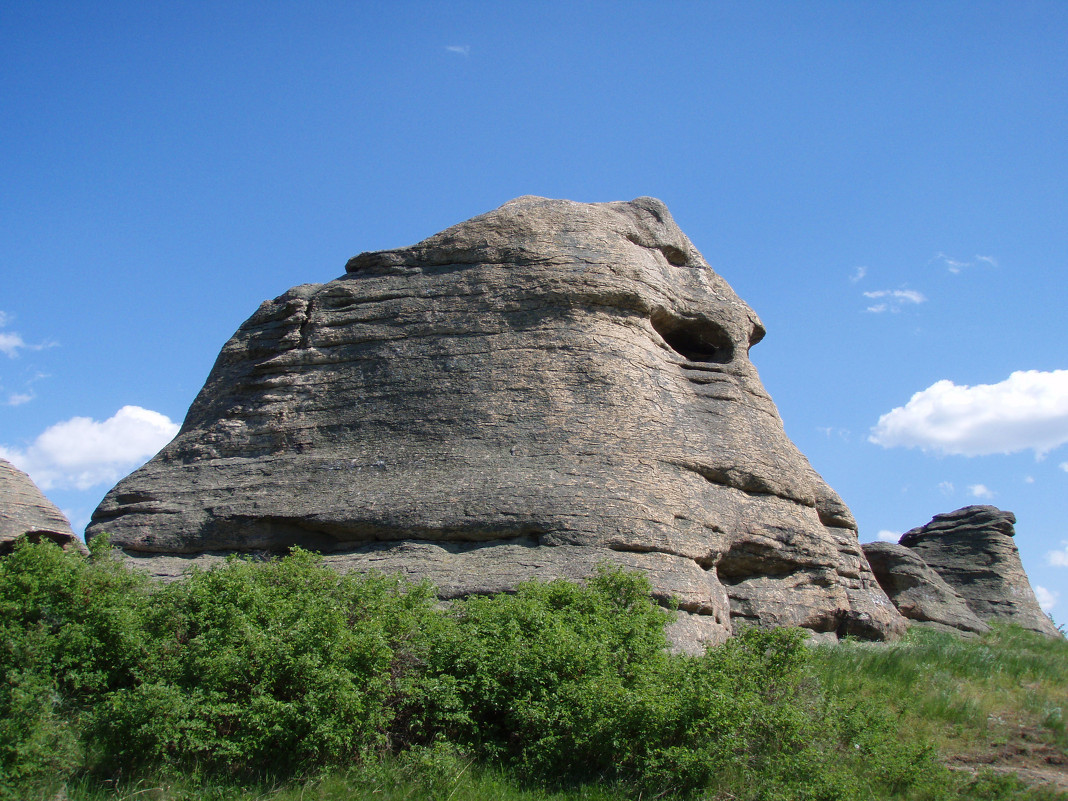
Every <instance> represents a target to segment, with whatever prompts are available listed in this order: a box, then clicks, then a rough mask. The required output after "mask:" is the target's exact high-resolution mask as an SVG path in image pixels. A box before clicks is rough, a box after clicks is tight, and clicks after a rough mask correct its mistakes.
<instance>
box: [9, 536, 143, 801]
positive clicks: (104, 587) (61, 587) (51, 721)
mask: <svg viewBox="0 0 1068 801" xmlns="http://www.w3.org/2000/svg"><path fill="white" fill-rule="evenodd" d="M145 586H146V582H145V581H144V579H143V578H141V577H140V576H138V575H136V574H133V573H131V572H129V571H127V570H125V569H124V568H123V567H122V566H121V565H120V564H118V563H117V562H115V561H114V560H113V559H112V558H111V557H110V551H109V549H108V547H107V543H106V540H105V541H100V542H98V543H96V544H95V545H94V547H93V549H92V557H91V559H88V560H87V559H85V558H84V557H83V556H82V555H81V554H79V553H76V552H73V551H63V550H61V549H60V548H59V547H58V546H56V545H54V544H53V543H51V542H47V541H45V542H42V543H40V544H33V543H30V542H27V541H22V542H19V543H18V544H17V545H16V546H15V550H14V552H13V553H12V554H10V555H8V556H6V557H4V558H3V559H0V794H3V793H5V792H6V793H9V794H11V793H13V792H14V790H13V789H12V788H14V787H15V786H26V785H32V784H35V783H38V782H54V781H56V780H57V779H62V777H63V776H64V775H66V774H68V773H70V772H72V771H75V770H77V769H78V768H79V767H80V759H81V753H80V748H79V742H80V738H81V729H82V724H83V722H84V720H85V719H86V717H87V716H88V715H90V714H91V711H92V710H93V709H94V708H95V706H96V704H97V703H98V702H99V700H100V698H101V697H103V695H104V694H106V693H108V692H110V691H113V690H116V689H118V688H120V687H124V686H128V685H129V683H130V682H131V679H132V670H133V666H134V665H135V664H136V662H137V660H138V659H139V658H140V656H141V653H142V651H143V648H144V641H143V637H142V633H141V626H140V614H141V609H142V606H143V600H144V598H145Z"/></svg>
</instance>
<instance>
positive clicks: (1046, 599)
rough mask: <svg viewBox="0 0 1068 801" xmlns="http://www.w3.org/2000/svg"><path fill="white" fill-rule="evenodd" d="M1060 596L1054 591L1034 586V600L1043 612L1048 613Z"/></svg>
mask: <svg viewBox="0 0 1068 801" xmlns="http://www.w3.org/2000/svg"><path fill="white" fill-rule="evenodd" d="M1060 597H1061V594H1060V593H1059V592H1057V591H1056V590H1047V589H1046V588H1045V587H1042V586H1040V585H1038V584H1036V585H1035V599H1036V600H1037V601H1038V605H1039V606H1040V607H1041V608H1042V611H1043V612H1049V611H1051V610H1052V609H1053V607H1055V606H1056V605H1057V599H1058V598H1060Z"/></svg>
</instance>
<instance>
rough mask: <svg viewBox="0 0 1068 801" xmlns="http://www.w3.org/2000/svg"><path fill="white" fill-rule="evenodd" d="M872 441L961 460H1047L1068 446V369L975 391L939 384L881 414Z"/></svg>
mask: <svg viewBox="0 0 1068 801" xmlns="http://www.w3.org/2000/svg"><path fill="white" fill-rule="evenodd" d="M868 440H869V441H870V442H874V443H875V444H876V445H882V446H883V447H884V448H894V447H903V448H921V449H923V450H925V451H928V450H930V451H936V452H938V453H944V454H954V455H960V456H982V455H986V454H992V453H1015V452H1017V451H1023V450H1028V449H1031V450H1033V451H1034V452H1035V454H1036V455H1037V456H1044V455H1045V454H1046V453H1048V452H1049V451H1051V450H1053V449H1054V448H1057V447H1059V446H1061V445H1063V444H1064V443H1066V442H1068V370H1053V371H1050V372H1042V371H1038V370H1027V371H1019V372H1015V373H1013V374H1012V375H1010V376H1009V377H1008V378H1007V379H1005V380H1004V381H1001V382H999V383H997V384H977V385H975V386H974V387H970V386H966V385H962V386H957V385H956V384H954V383H953V382H952V381H948V380H942V381H937V382H935V383H934V384H932V385H931V386H929V387H928V388H927V389H925V390H923V391H921V392H917V393H916V394H915V395H913V396H912V397H911V398H910V399H909V402H908V403H906V404H905V405H904V406H898V407H897V408H895V409H892V410H891V411H889V412H887V413H886V414H884V415H882V416H881V417H880V418H879V422H878V423H877V424H876V425H875V427H874V428H872V432H871V436H869V437H868Z"/></svg>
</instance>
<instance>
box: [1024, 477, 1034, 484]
mask: <svg viewBox="0 0 1068 801" xmlns="http://www.w3.org/2000/svg"><path fill="white" fill-rule="evenodd" d="M1023 480H1024V484H1034V483H1035V477H1034V476H1024V479H1023Z"/></svg>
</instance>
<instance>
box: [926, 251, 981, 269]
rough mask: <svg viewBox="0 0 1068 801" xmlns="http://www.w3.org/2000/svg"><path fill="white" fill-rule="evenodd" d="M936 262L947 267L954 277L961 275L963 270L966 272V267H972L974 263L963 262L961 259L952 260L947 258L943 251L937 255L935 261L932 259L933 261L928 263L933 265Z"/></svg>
mask: <svg viewBox="0 0 1068 801" xmlns="http://www.w3.org/2000/svg"><path fill="white" fill-rule="evenodd" d="M936 262H937V263H939V264H942V265H945V268H946V269H947V270H949V271H950V272H951V273H953V274H954V275H957V274H958V273H960V272H961V271H962V270H964V268H965V267H971V266H972V262H970V261H961V260H960V259H955V258H952V257H950V256H947V255H946V254H945V253H942V252H941V251H939V252H938V253H936V254H935V257H934V258H933V259H931V261H929V262H927V263H928V264H933V263H936Z"/></svg>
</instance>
